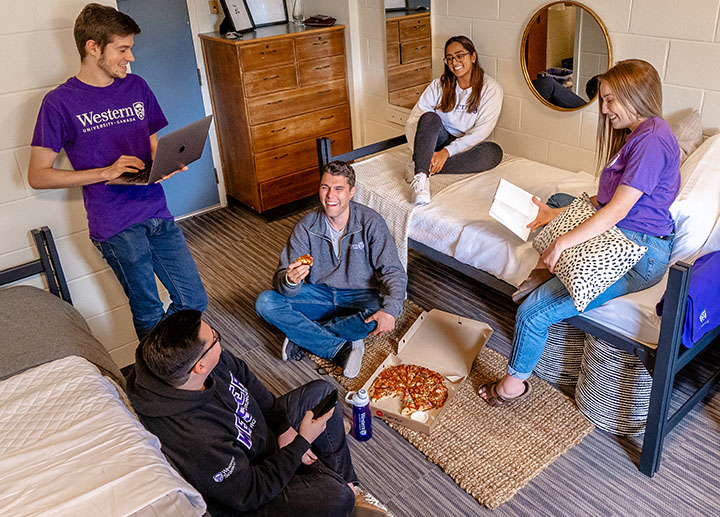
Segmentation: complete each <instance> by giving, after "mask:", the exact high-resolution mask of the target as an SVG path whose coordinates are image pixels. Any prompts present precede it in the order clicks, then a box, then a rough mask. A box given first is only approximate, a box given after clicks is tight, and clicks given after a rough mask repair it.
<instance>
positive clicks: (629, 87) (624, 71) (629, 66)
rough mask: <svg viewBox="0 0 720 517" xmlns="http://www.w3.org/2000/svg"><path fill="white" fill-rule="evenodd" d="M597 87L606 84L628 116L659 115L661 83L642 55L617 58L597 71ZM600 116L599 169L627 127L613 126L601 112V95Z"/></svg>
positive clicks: (625, 132)
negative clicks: (613, 63) (641, 57)
mask: <svg viewBox="0 0 720 517" xmlns="http://www.w3.org/2000/svg"><path fill="white" fill-rule="evenodd" d="M598 80H599V82H598V90H599V89H600V85H602V84H603V83H605V84H607V85H608V87H609V88H610V90H611V91H612V93H613V95H614V96H615V100H616V102H619V103H620V105H621V106H622V107H623V108H624V109H625V111H626V112H627V113H628V115H630V116H631V117H635V118H637V119H645V118H650V117H659V118H662V83H661V81H660V76H659V75H658V73H657V70H655V68H654V67H653V66H652V65H651V64H650V63H648V62H647V61H643V60H641V59H626V60H625V61H619V62H618V63H616V64H615V66H613V67H612V68H610V69H609V70H608V71H607V72H605V73H604V74H600V75H598ZM598 103H599V104H598V107H599V109H600V118H599V120H598V132H597V141H598V155H597V165H598V169H600V170H602V169H603V168H604V167H605V165H606V164H607V163H608V162H609V161H610V159H611V158H612V157H613V156H615V153H617V152H618V151H619V150H620V148H621V147H622V146H623V144H624V143H625V138H626V137H627V135H629V134H630V130H629V129H627V128H624V129H614V128H613V127H612V124H611V123H610V122H609V121H608V118H607V117H606V116H605V115H603V114H602V109H603V98H602V95H599V96H598Z"/></svg>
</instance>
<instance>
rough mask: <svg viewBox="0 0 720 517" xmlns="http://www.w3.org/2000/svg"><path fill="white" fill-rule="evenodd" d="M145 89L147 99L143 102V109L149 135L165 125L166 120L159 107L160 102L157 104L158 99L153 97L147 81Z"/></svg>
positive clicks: (166, 123)
mask: <svg viewBox="0 0 720 517" xmlns="http://www.w3.org/2000/svg"><path fill="white" fill-rule="evenodd" d="M143 82H144V80H143ZM145 90H146V95H147V101H146V102H145V110H146V111H147V119H148V131H149V132H150V135H154V134H155V133H157V132H158V131H160V130H161V129H162V128H164V127H165V126H167V125H168V121H167V119H166V118H165V114H164V113H163V112H162V109H161V108H160V104H158V101H157V99H156V98H155V94H154V93H153V92H152V90H151V89H150V87H149V86H148V85H147V83H145Z"/></svg>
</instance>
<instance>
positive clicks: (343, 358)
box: [333, 341, 352, 370]
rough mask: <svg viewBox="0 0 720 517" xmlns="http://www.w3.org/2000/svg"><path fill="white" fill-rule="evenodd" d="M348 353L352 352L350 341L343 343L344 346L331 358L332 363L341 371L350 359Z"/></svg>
mask: <svg viewBox="0 0 720 517" xmlns="http://www.w3.org/2000/svg"><path fill="white" fill-rule="evenodd" d="M350 352H352V343H350V341H345V344H344V345H343V346H342V348H341V349H340V351H339V352H338V353H337V354H335V357H333V361H335V362H336V363H337V364H338V365H339V366H340V367H341V368H342V369H343V370H344V369H345V365H346V364H347V362H348V359H349V358H350Z"/></svg>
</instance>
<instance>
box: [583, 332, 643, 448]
mask: <svg viewBox="0 0 720 517" xmlns="http://www.w3.org/2000/svg"><path fill="white" fill-rule="evenodd" d="M651 389H652V377H650V374H649V373H648V371H647V370H646V369H645V366H643V364H642V363H641V362H640V359H638V358H637V357H635V356H634V355H632V354H629V353H628V352H625V351H624V350H619V349H617V348H615V347H613V346H611V345H610V344H609V343H607V342H606V341H602V340H601V339H598V338H596V337H595V336H591V335H590V334H587V335H586V338H585V352H584V354H583V359H582V365H581V366H580V376H579V378H578V382H577V387H576V389H575V403H576V404H577V407H578V409H579V410H580V412H581V413H582V414H583V415H585V416H586V417H587V418H588V419H589V420H590V421H591V422H592V423H593V424H595V425H596V426H597V427H599V428H600V429H602V430H603V431H607V432H609V433H612V434H616V435H620V436H630V435H635V434H640V433H642V432H643V430H644V429H645V420H646V419H647V413H648V406H649V404H650V390H651Z"/></svg>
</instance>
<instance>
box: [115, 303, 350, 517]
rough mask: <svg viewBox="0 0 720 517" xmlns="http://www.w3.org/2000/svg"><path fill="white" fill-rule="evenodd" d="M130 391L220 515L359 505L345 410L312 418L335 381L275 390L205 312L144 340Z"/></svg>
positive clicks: (186, 314) (174, 318)
mask: <svg viewBox="0 0 720 517" xmlns="http://www.w3.org/2000/svg"><path fill="white" fill-rule="evenodd" d="M127 391H128V396H129V398H130V401H131V402H132V405H133V407H134V408H135V410H136V411H137V413H138V415H139V417H140V420H141V421H142V423H143V424H144V425H145V427H146V428H147V429H148V430H150V431H151V432H152V433H154V434H155V435H157V436H158V438H160V442H161V443H162V450H163V452H164V453H165V454H166V455H167V456H168V457H169V458H170V460H171V461H172V462H174V464H175V465H176V466H177V468H178V469H179V470H180V472H181V473H182V475H183V476H185V478H186V479H187V480H188V481H189V482H190V483H191V484H192V485H193V486H195V488H197V490H198V491H200V493H202V495H203V497H204V498H205V501H206V502H207V504H208V511H209V512H210V514H211V515H212V516H213V517H218V516H223V515H231V516H239V515H268V516H270V515H273V516H275V515H283V516H291V515H298V516H303V517H307V516H309V515H327V516H336V515H337V516H347V515H349V514H350V513H351V511H352V510H353V506H354V504H355V492H356V491H355V488H354V486H353V485H355V484H356V483H357V476H356V475H355V470H354V468H353V465H352V461H351V459H350V451H349V449H348V446H347V442H346V438H345V430H344V425H343V419H342V412H341V411H340V410H336V409H333V410H331V411H330V412H328V413H326V414H325V415H323V416H321V417H319V418H318V419H317V420H313V418H312V417H313V414H312V412H311V411H310V409H312V408H313V407H314V406H315V405H316V404H317V403H318V402H320V400H322V398H323V397H324V396H326V395H327V394H328V393H330V392H331V391H332V386H331V385H330V384H329V383H328V382H326V381H322V380H317V381H313V382H310V383H308V384H305V385H304V386H301V387H300V388H297V389H295V390H293V391H291V392H289V393H287V394H286V395H283V396H281V397H279V398H276V397H275V396H274V395H273V394H272V393H270V392H269V391H268V390H267V389H266V388H265V386H263V384H262V383H261V382H260V381H259V380H258V379H257V378H256V377H255V376H254V375H253V374H252V372H250V370H249V369H248V367H247V365H246V364H245V363H244V362H243V361H242V360H240V359H238V358H237V357H235V356H234V355H233V354H231V353H230V352H228V351H225V350H222V347H221V344H220V334H219V333H218V332H216V331H215V330H213V329H212V328H211V327H210V326H209V325H208V324H207V323H205V322H204V321H202V319H201V313H200V312H199V311H195V310H183V311H179V312H177V313H175V314H172V315H171V316H168V317H167V318H166V319H165V320H163V321H162V322H160V323H159V324H158V325H157V327H155V329H154V330H153V331H151V332H150V333H149V334H148V335H147V337H146V338H145V339H143V341H142V342H141V343H140V346H139V347H138V349H137V352H136V357H135V366H134V369H133V370H132V371H131V372H130V374H129V376H128V379H127Z"/></svg>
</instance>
